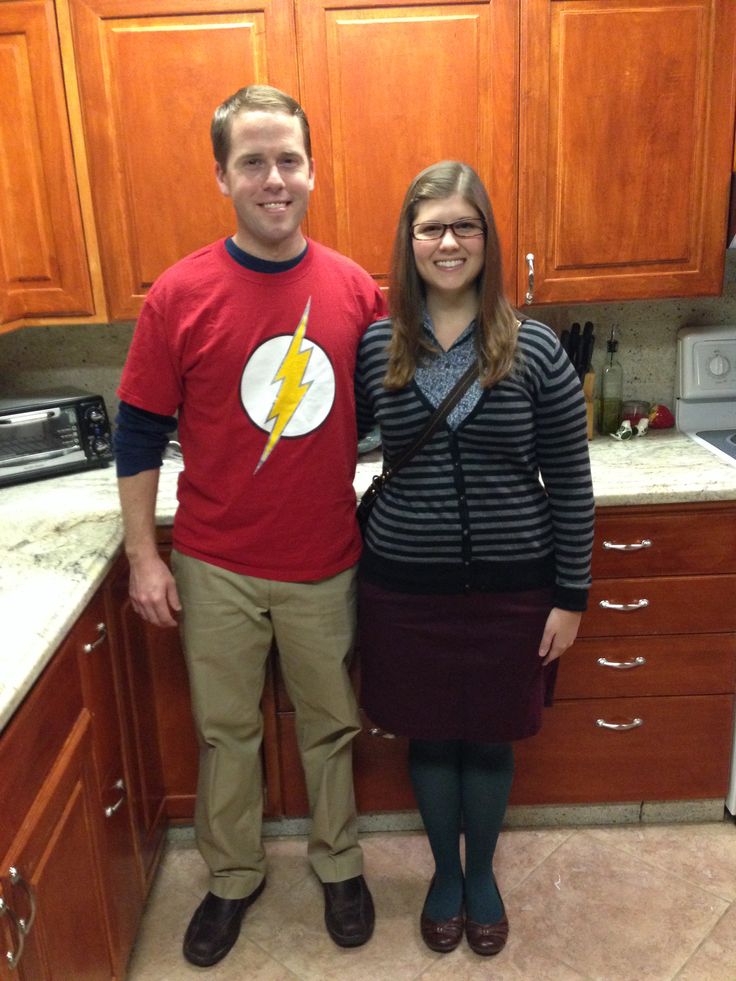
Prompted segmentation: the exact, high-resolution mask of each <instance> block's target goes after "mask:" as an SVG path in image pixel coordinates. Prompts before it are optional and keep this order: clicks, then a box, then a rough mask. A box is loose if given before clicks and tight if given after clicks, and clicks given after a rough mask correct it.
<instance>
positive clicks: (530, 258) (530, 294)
mask: <svg viewBox="0 0 736 981" xmlns="http://www.w3.org/2000/svg"><path fill="white" fill-rule="evenodd" d="M526 268H527V289H526V296H525V297H524V299H525V300H526V302H527V303H531V302H532V301H533V300H534V253H533V252H527V254H526Z"/></svg>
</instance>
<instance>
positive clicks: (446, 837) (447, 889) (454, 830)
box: [409, 739, 463, 922]
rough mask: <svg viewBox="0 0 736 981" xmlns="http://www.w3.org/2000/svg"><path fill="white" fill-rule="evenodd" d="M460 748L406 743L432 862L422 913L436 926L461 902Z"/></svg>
mask: <svg viewBox="0 0 736 981" xmlns="http://www.w3.org/2000/svg"><path fill="white" fill-rule="evenodd" d="M460 746H461V744H460V743H459V742H458V741H457V740H426V739H412V740H410V742H409V772H410V774H411V780H412V785H413V787H414V795H415V797H416V799H417V805H418V807H419V812H420V814H421V815H422V821H423V822H424V827H425V828H426V831H427V837H428V838H429V846H430V848H431V849H432V855H433V856H434V862H435V879H434V884H433V886H432V889H431V891H430V893H429V895H428V896H427V901H426V903H425V905H424V911H423V912H424V914H425V916H427V917H429V918H430V919H431V920H435V921H437V922H439V921H443V920H448V919H450V918H451V917H453V916H457V915H458V913H459V912H460V908H461V906H462V901H463V868H462V863H461V861H460V808H461V788H460Z"/></svg>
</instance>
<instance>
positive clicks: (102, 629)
mask: <svg viewBox="0 0 736 981" xmlns="http://www.w3.org/2000/svg"><path fill="white" fill-rule="evenodd" d="M97 633H98V634H99V637H98V638H97V640H93V641H92V643H91V644H85V645H84V647H83V648H82V650H83V651H84V653H85V654H91V653H92V651H93V650H94V649H95V647H99V646H100V644H104V643H105V638H106V637H107V627H106V626H105V624H104V623H98V624H97Z"/></svg>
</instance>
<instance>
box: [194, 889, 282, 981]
mask: <svg viewBox="0 0 736 981" xmlns="http://www.w3.org/2000/svg"><path fill="white" fill-rule="evenodd" d="M265 888H266V880H265V879H263V880H262V882H261V883H260V885H258V886H256V888H255V889H254V890H253V892H252V893H251V894H250V895H249V896H246V897H245V898H244V899H221V898H220V897H219V896H215V895H214V894H213V893H211V892H208V893H207V895H206V896H205V897H204V899H203V900H202V902H201V903H200V904H199V906H198V907H197V909H196V910H195V912H194V916H193V917H192V919H191V922H190V924H189V926H188V928H187V932H186V933H185V934H184V947H183V953H184V957H185V958H186V959H187V960H188V961H189V963H190V964H196V965H197V967H211V966H212V965H213V964H217V962H218V961H221V960H222V958H223V957H224V956H225V955H226V954H228V953H230V951H231V949H232V948H233V946H234V944H235V941H236V940H237V939H238V935H239V934H240V926H241V924H242V922H243V917H244V916H245V911H246V910H247V909H248V907H249V906H250V905H252V903H254V902H255V901H256V899H258V897H259V896H260V895H261V893H262V892H263V890H264V889H265Z"/></svg>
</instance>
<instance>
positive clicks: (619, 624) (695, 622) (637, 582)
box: [579, 576, 736, 637]
mask: <svg viewBox="0 0 736 981" xmlns="http://www.w3.org/2000/svg"><path fill="white" fill-rule="evenodd" d="M734 597H736V576H671V577H667V576H662V577H660V578H657V579H600V580H593V585H592V587H591V590H590V597H589V600H588V611H587V613H585V614H584V615H583V619H582V623H581V625H580V635H579V636H580V637H624V636H625V637H631V636H636V635H643V634H687V633H725V632H729V631H734V630H736V602H734ZM602 603H607V604H615V605H617V606H621V607H623V609H614V608H612V607H610V606H609V607H606V606H602V605H601V604H602Z"/></svg>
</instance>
